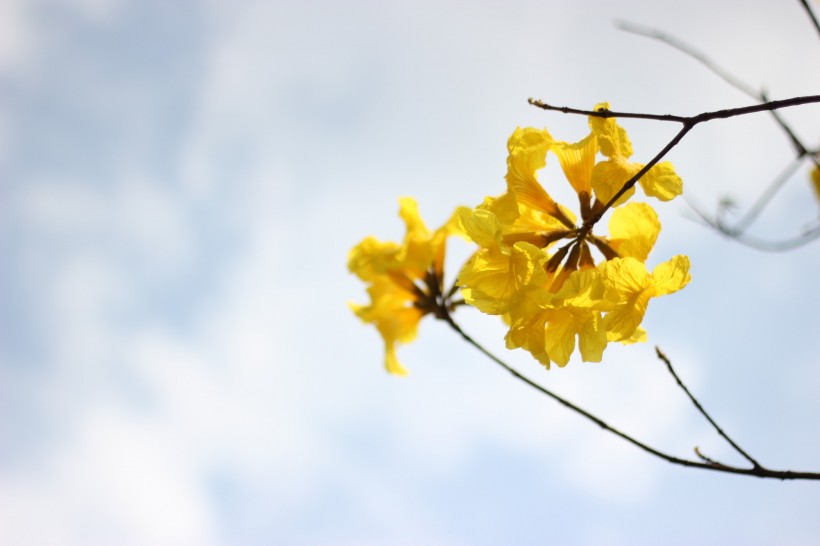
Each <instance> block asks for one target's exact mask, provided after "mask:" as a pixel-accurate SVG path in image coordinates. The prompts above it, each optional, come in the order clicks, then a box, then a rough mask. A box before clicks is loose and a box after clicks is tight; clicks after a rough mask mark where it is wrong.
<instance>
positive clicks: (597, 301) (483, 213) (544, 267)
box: [458, 103, 689, 368]
mask: <svg viewBox="0 0 820 546" xmlns="http://www.w3.org/2000/svg"><path fill="white" fill-rule="evenodd" d="M601 108H607V109H608V104H606V103H601V104H599V105H597V106H596V109H601ZM589 126H590V133H589V135H587V136H586V137H585V138H583V139H582V140H580V141H579V142H575V143H567V142H562V141H557V140H555V139H553V137H552V136H551V135H550V133H548V132H547V131H546V130H545V129H533V128H524V129H522V128H516V130H515V131H514V132H513V134H512V135H511V136H510V139H509V141H508V143H507V149H508V152H509V153H508V157H507V175H506V182H507V192H506V193H505V194H503V195H501V196H500V197H497V198H487V199H485V201H484V203H483V204H481V205H479V206H478V207H476V208H475V209H474V210H471V211H469V210H468V211H463V212H462V213H461V215H460V216H459V219H460V222H461V226H462V229H463V230H464V232H465V234H466V235H467V237H468V238H470V239H471V240H472V241H473V242H474V243H476V244H477V245H478V246H479V250H478V251H477V252H476V253H475V254H474V255H473V256H472V257H471V258H470V260H469V261H468V262H467V264H465V266H464V267H463V268H462V270H461V273H460V274H459V277H458V284H459V285H460V286H461V287H462V290H461V293H462V295H463V297H464V299H465V301H466V302H467V303H469V304H471V305H473V306H474V307H476V308H478V309H479V310H480V311H482V312H484V313H487V314H492V315H502V316H503V317H504V319H505V321H506V322H507V324H508V327H509V329H508V332H507V335H506V342H507V347H508V348H511V349H513V348H523V349H525V350H527V351H529V352H530V353H531V354H532V355H533V356H534V357H535V358H536V359H537V360H538V361H539V362H541V363H542V364H544V365H545V366H546V367H547V368H549V366H550V364H551V363H555V364H558V365H559V366H564V365H566V364H567V362H569V360H570V356H571V355H572V353H573V352H574V351H575V348H576V346H577V347H578V349H579V352H580V353H581V358H582V359H583V360H584V361H587V362H599V361H600V360H601V358H602V354H603V351H604V349H605V348H606V345H607V343H608V342H609V341H618V342H621V343H634V342H638V341H645V339H646V332H645V331H644V330H643V329H641V328H640V324H641V321H642V320H643V317H644V313H645V311H646V306H647V305H648V301H649V299H651V298H652V297H656V296H659V295H663V294H667V293H671V292H674V291H676V290H679V289H680V288H682V287H683V286H685V284H686V283H687V282H688V281H689V273H688V268H689V262H688V259H687V258H686V257H683V256H679V257H676V258H674V259H672V260H670V261H669V262H667V263H666V264H661V265H660V266H658V267H657V268H656V269H655V271H654V272H653V273H652V274H649V273H648V272H647V271H646V268H645V266H644V265H643V262H644V261H646V259H647V258H648V256H649V254H650V252H651V251H652V248H653V246H654V245H655V241H656V240H657V238H658V234H659V233H660V229H661V225H660V222H659V221H658V216H657V214H656V213H655V211H654V209H652V207H651V206H649V205H648V204H646V203H628V204H625V205H623V206H620V207H618V208H616V209H614V210H613V212H612V216H611V218H610V220H609V233H608V234H607V235H601V234H595V233H593V228H594V224H595V223H596V222H597V220H598V219H599V218H600V215H601V213H602V211H603V209H604V207H605V205H606V203H607V202H608V201H609V200H610V199H611V198H612V197H613V196H614V195H615V194H616V193H617V192H618V191H620V189H621V188H622V187H623V184H624V183H625V182H626V181H628V180H629V179H630V178H631V177H632V176H634V175H635V174H636V173H637V172H638V171H639V170H641V169H642V168H643V165H642V164H640V163H633V162H630V161H629V160H628V159H629V157H630V156H631V155H632V144H631V142H630V141H629V137H628V136H627V134H626V131H625V130H624V129H623V128H622V127H621V126H620V125H618V123H617V122H616V121H615V119H614V118H607V119H605V118H599V117H595V116H590V118H589ZM549 152H552V153H554V154H555V155H556V156H557V158H558V161H559V162H560V165H561V168H562V170H563V172H564V175H565V177H566V179H567V181H568V182H569V184H570V186H571V187H572V188H573V189H574V190H575V193H576V194H577V195H578V200H579V204H580V217H581V222H582V223H581V224H580V225H576V219H575V216H574V215H573V214H572V212H571V211H569V210H567V209H565V208H564V207H563V206H561V205H560V204H559V203H557V202H556V201H555V200H554V199H553V198H552V197H551V196H550V194H549V193H548V192H547V190H546V189H544V186H542V184H541V183H540V182H539V180H538V177H537V174H538V171H539V170H541V169H543V168H544V166H545V165H546V161H547V159H546V158H547V154H548V153H549ZM598 152H601V154H602V155H603V156H604V157H605V159H603V160H601V161H599V162H598V163H596V156H597V154H598ZM640 183H641V185H642V187H643V189H644V193H646V194H647V195H649V196H654V197H658V198H659V199H661V200H668V199H671V198H673V197H674V196H676V195H679V194H680V193H681V188H682V185H681V181H680V178H679V177H678V176H677V175H676V174H675V171H674V169H672V167H671V165H669V164H668V163H661V164H658V165H656V166H655V167H653V168H652V169H650V170H649V171H648V172H647V173H646V174H645V175H644V176H643V177H642V178H641V181H640ZM632 194H634V190H630V191H628V192H626V193H625V194H624V195H623V196H622V197H621V198H620V199H618V202H617V203H616V204H617V205H621V204H623V203H624V202H625V201H626V200H627V199H628V198H629V197H630V196H631V195H632ZM593 247H594V248H596V249H597V250H598V251H599V252H600V253H601V254H602V255H603V258H604V259H605V261H604V262H603V263H601V264H598V265H596V263H595V258H594V257H593V256H592V253H591V249H592V248H593Z"/></svg>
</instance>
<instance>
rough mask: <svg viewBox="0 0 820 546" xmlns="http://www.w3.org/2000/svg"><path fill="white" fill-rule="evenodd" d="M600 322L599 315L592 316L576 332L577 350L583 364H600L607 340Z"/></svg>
mask: <svg viewBox="0 0 820 546" xmlns="http://www.w3.org/2000/svg"><path fill="white" fill-rule="evenodd" d="M602 322H603V321H602V320H601V319H600V315H599V314H597V313H595V314H592V315H590V317H589V320H587V321H586V322H584V324H583V326H582V327H581V331H580V332H578V349H579V350H580V351H581V360H583V361H584V362H600V361H601V359H602V358H603V355H604V349H606V345H607V339H606V330H605V329H604V327H603V324H602Z"/></svg>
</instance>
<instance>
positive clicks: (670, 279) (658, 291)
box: [652, 255, 692, 296]
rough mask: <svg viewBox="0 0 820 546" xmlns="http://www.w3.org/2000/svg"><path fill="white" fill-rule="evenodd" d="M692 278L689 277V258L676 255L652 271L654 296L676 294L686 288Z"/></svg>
mask: <svg viewBox="0 0 820 546" xmlns="http://www.w3.org/2000/svg"><path fill="white" fill-rule="evenodd" d="M691 279H692V276H691V275H689V257H688V256H683V255H678V256H675V257H674V258H672V259H671V260H669V261H666V262H663V263H662V264H659V265H658V266H656V267H655V270H654V271H652V281H653V285H654V289H655V290H654V292H655V295H656V296H663V295H665V294H671V293H673V292H677V291H678V290H680V289H681V288H683V287H684V286H686V285H687V284H688V283H689V281H690V280H691Z"/></svg>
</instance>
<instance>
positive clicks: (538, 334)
mask: <svg viewBox="0 0 820 546" xmlns="http://www.w3.org/2000/svg"><path fill="white" fill-rule="evenodd" d="M605 290H606V287H605V285H604V283H603V279H602V276H601V274H600V272H599V271H598V270H596V269H587V270H583V271H574V272H572V273H571V274H570V275H569V276H568V277H567V280H566V282H565V283H564V284H563V286H562V287H561V289H560V290H558V292H555V293H551V292H549V291H547V290H544V289H539V288H538V287H537V286H533V285H530V286H527V287H526V288H525V289H524V290H522V291H521V292H520V293H519V297H518V298H517V299H516V302H515V305H514V306H513V307H512V308H511V311H510V323H511V325H510V330H509V332H508V333H507V337H506V340H507V347H508V348H510V349H514V348H517V347H521V348H523V349H525V350H527V351H529V352H530V353H531V354H532V355H533V356H534V357H535V358H536V359H537V360H538V361H539V362H541V363H542V364H543V365H544V366H546V368H547V369H549V367H550V362H554V363H556V364H558V365H559V366H561V367H563V366H566V365H567V363H568V362H569V359H570V356H571V355H572V353H573V351H574V350H575V341H576V337H577V339H578V348H579V350H580V352H581V357H582V359H583V360H584V361H585V362H600V361H601V357H602V355H603V351H604V349H605V348H606V345H607V335H606V331H605V330H604V328H603V323H602V318H601V313H602V311H604V310H605V309H607V306H608V305H609V303H608V301H607V300H605V299H604V295H605Z"/></svg>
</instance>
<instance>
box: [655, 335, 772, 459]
mask: <svg viewBox="0 0 820 546" xmlns="http://www.w3.org/2000/svg"><path fill="white" fill-rule="evenodd" d="M655 352H656V353H657V355H658V358H659V359H661V360H662V361H663V363H664V364H666V369H667V370H669V373H670V374H672V377H674V378H675V382H676V383H677V384H678V387H680V388H681V390H683V392H684V393H686V396H688V397H689V400H691V401H692V403H693V404H694V405H695V407H696V408H697V410H698V411H699V412H700V414H701V415H703V417H705V418H706V420H707V421H709V423H710V424H711V425H712V426H713V427H714V429H715V430H716V431H717V433H718V434H720V436H721V437H722V438H723V439H724V440H726V441H727V442H728V443H729V445H730V446H732V447H733V448H734V450H735V451H737V452H738V453H740V454H741V455H742V456H743V458H744V459H746V460H747V461H749V462H750V463H752V465H753V466H754V467H755V468H760V463H758V462H757V461H756V460H755V459H754V458H752V456H751V455H749V454H748V453H746V451H744V450H743V449H742V448H741V447H740V446H739V445H737V443H735V441H734V440H732V439H731V438H729V436H728V435H727V434H726V433H725V432H723V429H722V428H720V426H719V425H718V424H717V423H716V422H715V420H714V419H712V417H711V416H710V415H709V413H707V411H706V410H705V409H703V406H702V405H701V404H700V402H698V400H697V398H695V397H694V396H693V395H692V393H691V392H689V389H688V388H687V387H686V385H684V384H683V381H681V378H680V376H678V374H677V373H676V372H675V368H673V367H672V362H671V361H670V360H669V358H668V357H667V356H666V355H665V354H664V353H663V352H662V351H661V349H660V347H655ZM696 453H698V456H699V457H701V458H703V457H702V456H701V454H700V453H699V452H698V451H697V450H696Z"/></svg>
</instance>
